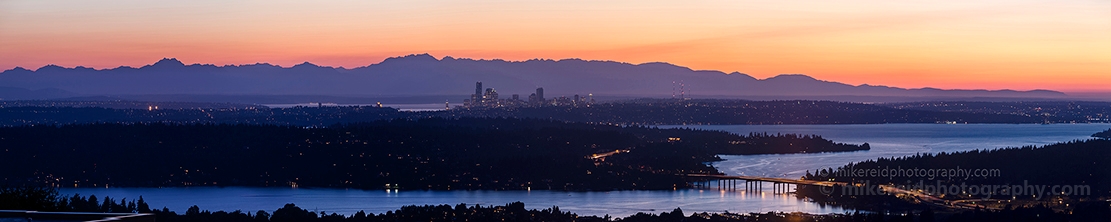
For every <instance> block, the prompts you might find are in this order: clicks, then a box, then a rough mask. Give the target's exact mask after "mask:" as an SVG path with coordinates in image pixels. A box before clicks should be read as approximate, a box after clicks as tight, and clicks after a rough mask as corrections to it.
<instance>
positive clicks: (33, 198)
mask: <svg viewBox="0 0 1111 222" xmlns="http://www.w3.org/2000/svg"><path fill="white" fill-rule="evenodd" d="M0 209H6V210H34V211H68V212H104V213H149V214H153V215H154V216H155V219H156V220H157V221H164V222H177V221H181V222H187V221H223V222H270V221H273V222H286V221H305V222H313V221H321V222H333V221H334V222H347V221H352V222H373V221H629V222H642V221H643V222H672V221H675V222H679V221H737V222H750V221H751V222H756V221H762V222H781V221H782V222H788V221H791V222H794V221H813V222H857V221H860V222H883V221H892V222H928V221H953V222H961V221H1102V220H1105V219H1106V218H1108V217H1111V207H1108V206H1107V205H1105V204H1102V203H1100V204H1088V205H1084V206H1080V207H1077V210H1075V211H1072V212H1070V213H1063V212H1056V211H1053V210H1052V209H1049V208H1045V207H1032V208H1017V209H1007V210H1003V211H994V212H988V211H979V210H976V211H965V212H959V213H934V211H932V210H929V209H927V210H923V211H919V212H906V213H886V214H880V213H861V212H854V213H851V214H826V215H813V214H804V213H778V212H768V213H746V214H737V213H706V212H702V213H691V214H690V215H689V216H688V215H687V214H685V213H684V212H683V210H682V209H680V208H676V209H675V210H672V211H670V212H663V213H660V214H649V213H637V214H635V215H631V216H628V217H624V218H613V217H611V216H609V215H605V216H602V217H598V216H579V215H577V214H574V213H573V212H566V211H561V210H560V209H559V207H558V206H553V207H550V208H547V209H540V210H536V209H531V210H530V209H527V208H525V204H523V203H521V202H514V203H509V204H505V205H502V206H482V205H466V204H458V205H455V206H451V205H446V204H445V205H424V206H402V207H401V208H400V209H397V210H393V211H387V212H385V213H378V214H375V213H366V212H364V211H359V212H357V213H355V214H353V215H341V214H336V213H328V212H323V211H322V212H313V211H309V210H306V209H303V208H300V207H298V206H297V205H295V204H293V203H288V204H285V206H283V207H281V208H278V209H276V210H274V211H263V210H259V211H257V212H243V211H238V210H237V211H232V212H226V211H216V212H211V211H208V210H201V208H200V207H198V206H192V207H189V209H186V210H185V212H183V213H178V212H175V211H172V210H170V209H167V208H165V207H163V208H162V209H151V207H150V204H149V203H146V202H145V201H144V200H143V198H142V197H139V198H138V199H137V200H126V199H120V200H119V201H118V202H117V201H116V200H114V199H112V198H111V197H103V199H102V200H101V199H98V198H97V197H96V196H89V197H87V198H86V197H84V196H81V195H78V194H75V195H73V196H72V197H59V196H58V193H57V191H56V190H54V189H51V188H41V187H4V188H0Z"/></svg>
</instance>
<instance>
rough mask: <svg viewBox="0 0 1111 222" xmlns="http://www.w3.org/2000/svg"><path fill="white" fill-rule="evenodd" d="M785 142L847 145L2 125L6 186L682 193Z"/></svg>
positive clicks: (492, 131)
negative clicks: (704, 176) (692, 182)
mask: <svg viewBox="0 0 1111 222" xmlns="http://www.w3.org/2000/svg"><path fill="white" fill-rule="evenodd" d="M671 138H674V139H671ZM792 141H794V142H792ZM817 141H825V143H824V144H823V143H818V142H817ZM785 143H794V144H808V145H799V146H795V147H791V146H787V147H784V148H785V149H783V150H781V152H782V153H791V152H798V151H797V149H799V147H802V148H806V149H802V151H805V152H824V151H838V149H842V148H845V145H838V144H835V143H833V142H831V141H828V140H822V139H820V138H818V137H816V136H796V135H786V136H785V135H766V134H760V135H756V134H754V135H753V136H740V135H735V134H731V133H726V132H721V131H703V130H692V129H656V128H646V127H636V126H632V127H619V126H609V125H597V124H585V123H563V122H558V121H550V120H518V119H470V118H464V119H455V120H448V119H421V120H394V121H375V122H367V123H354V124H345V125H334V126H331V127H323V128H305V127H293V126H273V125H214V124H188V125H177V124H164V123H152V124H77V125H63V126H42V125H40V126H21V127H4V128H0V147H3V150H0V151H2V153H3V155H0V167H2V168H3V169H7V170H4V171H0V179H2V180H3V183H9V184H39V185H43V184H45V185H49V186H65V187H74V186H76V187H103V186H131V187H160V186H310V187H348V188H361V189H382V188H383V187H384V185H385V184H389V186H388V188H391V189H392V188H397V189H437V190H443V189H485V190H503V189H555V190H613V189H673V188H683V187H687V186H688V184H687V183H686V181H684V180H683V178H682V177H681V176H678V175H680V174H687V173H710V174H713V173H718V172H717V170H716V169H714V168H713V167H711V166H707V165H706V164H705V163H706V162H711V161H716V160H719V159H718V157H717V156H716V154H718V153H726V152H725V151H730V152H728V153H743V152H746V149H752V150H755V151H758V152H761V153H762V152H767V151H772V152H774V151H775V150H774V149H771V148H769V147H776V146H777V144H785ZM761 144H767V145H761ZM850 148H859V147H857V146H851V147H850ZM755 151H754V152H755Z"/></svg>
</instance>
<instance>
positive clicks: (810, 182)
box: [685, 174, 848, 187]
mask: <svg viewBox="0 0 1111 222" xmlns="http://www.w3.org/2000/svg"><path fill="white" fill-rule="evenodd" d="M685 176H687V177H700V178H710V179H719V180H745V181H763V182H773V183H789V184H797V185H810V186H826V187H832V186H834V185H841V186H845V185H848V183H845V182H833V181H817V180H796V179H786V178H775V177H757V176H730V175H715V174H687V175H685Z"/></svg>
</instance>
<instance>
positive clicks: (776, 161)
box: [61, 124, 1111, 217]
mask: <svg viewBox="0 0 1111 222" xmlns="http://www.w3.org/2000/svg"><path fill="white" fill-rule="evenodd" d="M661 127H692V128H700V129H712V130H724V131H729V132H734V133H740V134H747V133H749V132H769V133H797V134H817V135H821V136H823V137H825V138H827V139H831V140H834V141H836V142H842V143H854V144H860V143H865V142H867V143H869V144H870V145H871V146H872V150H869V151H858V152H844V153H818V154H784V155H749V156H736V155H728V156H723V158H724V159H726V160H725V161H721V162H717V163H714V165H715V166H716V167H718V169H720V170H722V171H724V172H726V173H728V174H732V175H760V176H775V177H786V178H798V177H800V176H802V175H803V174H805V172H806V170H811V171H812V170H814V169H818V168H825V167H837V166H841V165H844V164H847V163H850V162H855V161H861V160H867V159H875V158H878V157H892V156H905V155H914V154H915V153H936V152H953V151H964V150H973V149H993V148H1001V147H1012V146H1024V145H1044V144H1051V143H1055V142H1060V141H1069V140H1076V139H1087V138H1090V137H1089V136H1090V135H1091V134H1092V133H1095V132H1098V131H1102V130H1106V129H1108V128H1111V124H1055V125H1034V124H1021V125H1020V124H968V125H961V124H958V125H944V124H882V125H719V126H705V125H704V126H661ZM1002 173H1007V172H1002ZM764 188H765V189H770V188H771V186H770V184H765V185H764ZM61 191H62V193H63V194H65V195H72V194H74V193H80V194H82V195H90V194H94V195H97V196H98V197H100V198H103V197H104V196H110V197H112V198H114V199H116V200H119V199H120V198H128V199H135V198H137V197H138V196H139V195H142V196H143V198H144V199H145V200H146V201H147V202H149V203H151V207H157V208H161V207H163V206H164V207H167V208H169V209H171V210H174V211H177V212H179V213H181V212H184V211H185V209H186V208H188V207H189V206H192V205H198V206H199V207H200V208H201V209H204V210H210V211H217V210H224V211H234V210H243V211H249V212H254V211H258V210H266V211H273V210H275V209H278V208H280V207H281V206H282V205H284V204H285V203H296V204H297V205H298V206H301V207H302V208H305V209H309V210H313V211H325V212H329V213H331V212H336V213H340V214H345V215H351V214H353V213H355V212H357V211H359V210H365V211H367V212H372V213H383V212H385V211H388V210H395V209H397V208H399V207H401V206H405V205H426V204H451V205H455V204H459V203H467V204H470V205H474V204H481V205H503V204H505V203H510V202H515V201H520V202H524V203H525V206H526V207H528V208H532V209H542V208H548V207H551V206H559V208H560V209H561V210H564V211H571V212H575V213H578V214H580V215H598V216H601V215H606V214H609V215H611V216H619V217H623V216H628V215H632V214H635V213H636V212H649V213H659V212H667V211H670V210H672V209H675V208H676V207H681V208H683V210H684V211H685V212H723V211H729V212H768V211H800V212H809V213H834V212H844V211H846V210H844V209H840V208H834V207H828V206H825V207H823V206H819V205H817V204H814V203H809V202H805V201H800V200H798V199H797V198H795V197H793V196H789V195H773V194H770V193H755V192H721V191H717V190H678V191H613V192H559V191H400V192H387V191H384V190H349V189H305V188H299V189H292V188H244V187H232V188H214V187H193V188H107V189H106V188H68V189H62V190H61Z"/></svg>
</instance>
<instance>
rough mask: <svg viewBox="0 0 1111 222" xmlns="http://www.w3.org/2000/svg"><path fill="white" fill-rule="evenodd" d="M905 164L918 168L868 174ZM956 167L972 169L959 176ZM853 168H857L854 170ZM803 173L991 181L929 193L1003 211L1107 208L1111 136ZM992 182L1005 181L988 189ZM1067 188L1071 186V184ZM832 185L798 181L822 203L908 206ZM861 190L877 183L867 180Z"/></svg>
mask: <svg viewBox="0 0 1111 222" xmlns="http://www.w3.org/2000/svg"><path fill="white" fill-rule="evenodd" d="M899 169H906V170H913V171H918V172H919V173H914V174H909V175H907V174H900V175H895V174H884V175H868V174H869V173H868V172H869V171H872V170H877V171H878V172H879V171H881V170H899ZM955 169H964V170H966V171H965V172H963V173H958V174H955V175H954V174H953V172H954V171H953V170H955ZM929 170H937V171H936V173H934V174H930V175H933V178H930V175H924V174H921V172H929ZM854 171H855V172H857V173H853V172H854ZM943 171H944V172H943ZM887 172H889V173H890V172H896V171H887ZM904 172H908V171H904ZM993 172H994V173H993ZM943 173H944V174H943ZM804 179H812V180H831V181H840V182H850V183H855V184H870V185H880V184H887V185H895V186H904V187H908V188H914V187H916V185H919V184H921V185H938V184H940V185H946V186H962V185H967V186H969V187H977V188H976V189H980V190H982V189H985V188H983V187H989V188H987V189H993V190H985V191H983V192H984V193H972V191H971V189H965V188H960V189H955V188H950V189H947V191H942V190H935V191H933V192H931V191H930V190H924V191H923V192H924V193H926V194H929V195H931V196H935V197H940V198H942V199H944V200H950V201H951V200H980V201H981V202H982V203H985V204H992V205H996V207H999V208H1003V209H1013V208H1019V207H1036V206H1040V207H1048V208H1052V209H1056V210H1063V211H1070V210H1076V208H1077V206H1082V205H1084V204H1092V203H1093V202H1094V203H1095V204H1096V205H1098V206H1102V207H1108V206H1109V205H1108V204H1107V203H1106V202H1105V201H1104V200H1105V199H1106V198H1108V197H1111V140H1101V139H1093V140H1086V141H1071V142H1064V143H1058V144H1053V145H1046V146H1041V147H1035V146H1024V147H1017V148H1003V149H994V150H973V151H963V152H954V153H944V152H943V153H938V154H918V155H914V156H905V157H894V158H879V159H876V160H867V161H862V162H857V163H850V164H847V165H845V166H842V167H838V168H837V169H832V168H830V169H820V170H818V171H816V172H815V173H813V174H812V173H811V172H807V175H806V176H804ZM1025 185H1032V186H1040V185H1044V186H1046V188H1045V189H1046V190H1045V191H1040V193H1038V192H1039V191H1035V190H1030V189H1028V188H1025ZM991 186H1006V187H994V188H990V187H991ZM1015 186H1022V187H1023V188H1022V189H1025V191H1021V190H1019V189H1012V187H1015ZM1053 186H1059V188H1061V190H1058V191H1061V192H1064V191H1068V192H1070V193H1052V192H1049V189H1050V188H1052V187H1053ZM1063 187H1069V188H1067V190H1066V188H1063ZM826 189H828V190H825V192H822V190H820V188H818V187H800V188H799V190H798V192H797V194H798V195H799V196H800V197H806V198H810V199H813V200H816V201H819V202H823V203H827V204H835V205H845V206H852V207H854V208H856V209H889V208H893V207H894V208H898V207H905V206H908V204H909V203H908V202H907V201H906V199H899V198H895V197H894V196H889V195H868V194H867V192H860V190H852V192H855V193H850V194H846V193H842V192H841V191H842V190H841V188H833V189H829V188H826ZM862 189H878V188H876V187H874V186H867V187H866V188H862ZM923 189H930V188H929V187H925V188H923ZM1012 190H1013V191H1012ZM830 191H832V192H830ZM954 191H959V192H954ZM966 191H968V192H967V193H966ZM987 191H990V193H989V192H987ZM1008 192H1016V193H1008Z"/></svg>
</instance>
